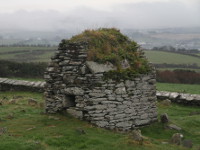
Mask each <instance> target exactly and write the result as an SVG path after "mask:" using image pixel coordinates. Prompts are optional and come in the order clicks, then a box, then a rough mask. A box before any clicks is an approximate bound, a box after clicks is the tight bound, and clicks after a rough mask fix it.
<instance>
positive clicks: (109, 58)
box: [59, 28, 151, 79]
mask: <svg viewBox="0 0 200 150" xmlns="http://www.w3.org/2000/svg"><path fill="white" fill-rule="evenodd" d="M70 42H87V43H88V57H87V60H89V61H95V62H98V63H108V62H109V63H112V64H113V65H114V66H115V67H116V68H117V70H116V71H110V72H109V73H108V77H109V78H110V77H111V78H114V79H118V78H119V77H120V78H125V79H129V78H132V77H133V76H135V75H137V74H146V73H148V72H149V71H150V70H151V68H150V66H149V65H148V62H147V60H146V59H145V58H144V57H143V53H142V52H141V51H140V50H139V45H138V44H137V43H136V42H135V41H131V40H130V39H129V38H128V37H127V36H125V35H123V34H122V33H120V31H119V30H117V29H115V28H100V29H97V30H85V31H84V32H83V33H81V34H79V35H76V36H74V37H72V38H71V39H70V40H62V42H61V43H60V45H59V47H60V48H61V49H62V48H64V47H65V46H66V45H67V44H68V43H70ZM123 63H125V65H126V67H123V66H124V65H123ZM127 66H128V67H127Z"/></svg>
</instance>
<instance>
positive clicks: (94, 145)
mask: <svg viewBox="0 0 200 150" xmlns="http://www.w3.org/2000/svg"><path fill="white" fill-rule="evenodd" d="M13 97H15V99H16V100H17V102H16V104H9V103H8V101H9V100H11V99H13ZM29 98H34V99H36V100H38V102H43V101H44V99H43V96H42V94H38V93H29V92H1V93H0V99H1V100H2V101H3V104H2V105H1V106H0V107H1V111H0V128H6V129H7V132H6V133H4V134H1V136H0V143H1V144H0V150H36V149H37V150H79V149H81V150H82V149H83V150H122V149H123V150H133V149H134V150H186V148H183V147H182V146H176V145H172V144H167V143H166V142H168V141H169V139H170V137H171V136H172V135H173V134H174V133H176V132H177V131H175V130H169V129H165V128H164V126H163V124H161V123H160V122H157V123H154V124H152V125H150V126H147V127H144V128H141V131H142V134H143V136H145V140H144V142H143V143H142V144H139V143H138V142H136V141H134V140H133V139H132V136H131V132H128V133H120V132H116V131H110V130H106V129H101V128H97V127H95V126H93V125H91V124H88V123H87V122H85V121H80V120H78V119H75V118H73V117H71V116H70V115H68V114H65V115H59V114H57V115H47V114H43V113H42V112H43V108H42V107H41V106H39V105H38V106H30V105H28V104H27V100H28V99H29ZM194 111H198V112H199V111H200V108H199V107H198V108H197V107H186V106H179V105H175V104H173V105H171V106H162V105H161V104H160V103H158V112H159V114H161V113H164V112H167V113H168V114H169V117H170V121H171V123H175V124H176V125H178V126H180V127H181V128H182V129H183V130H182V131H180V132H181V133H182V134H183V135H184V138H185V139H191V140H192V141H193V143H194V147H193V148H192V150H197V149H198V148H199V147H200V145H199V144H200V143H199V141H200V132H199V131H200V126H199V124H200V117H199V115H194V116H190V115H189V113H191V112H194ZM9 116H13V117H12V118H10V117H9ZM80 129H81V130H84V131H85V133H86V134H81V133H80V132H79V131H80ZM163 142H165V144H163Z"/></svg>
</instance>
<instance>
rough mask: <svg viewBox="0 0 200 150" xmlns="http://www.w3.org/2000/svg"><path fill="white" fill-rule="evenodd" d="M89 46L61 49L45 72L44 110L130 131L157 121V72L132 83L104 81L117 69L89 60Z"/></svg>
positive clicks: (132, 80)
mask: <svg viewBox="0 0 200 150" xmlns="http://www.w3.org/2000/svg"><path fill="white" fill-rule="evenodd" d="M87 54H88V53H87V43H83V42H77V43H75V42H72V43H68V44H67V45H66V46H65V48H62V49H61V48H58V50H57V51H56V54H55V56H53V57H52V58H51V62H50V64H49V66H48V68H47V70H46V72H45V80H46V85H45V92H44V95H45V98H46V104H45V110H46V112H47V113H57V112H63V111H66V112H67V113H69V114H71V115H73V116H75V117H76V118H79V119H82V120H87V121H89V122H90V123H92V124H95V125H97V126H99V127H104V128H108V129H119V130H130V129H133V128H136V127H139V126H144V125H147V124H150V123H152V122H154V121H157V108H156V104H155V102H156V88H155V82H156V80H155V71H152V72H150V73H148V74H143V75H139V76H137V77H135V78H133V79H131V80H125V79H120V80H118V81H116V80H112V79H108V80H105V79H104V73H105V72H108V71H110V70H113V69H115V68H114V67H113V66H112V65H110V64H99V63H97V62H94V61H87Z"/></svg>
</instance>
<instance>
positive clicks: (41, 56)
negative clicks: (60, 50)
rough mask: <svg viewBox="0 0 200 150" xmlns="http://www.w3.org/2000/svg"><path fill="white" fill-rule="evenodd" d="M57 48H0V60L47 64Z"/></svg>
mask: <svg viewBox="0 0 200 150" xmlns="http://www.w3.org/2000/svg"><path fill="white" fill-rule="evenodd" d="M56 49H57V47H35V46H33V47H0V59H2V60H11V61H18V62H48V61H49V60H50V57H51V56H52V55H53V54H54V51H55V50H56Z"/></svg>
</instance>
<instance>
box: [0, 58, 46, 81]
mask: <svg viewBox="0 0 200 150" xmlns="http://www.w3.org/2000/svg"><path fill="white" fill-rule="evenodd" d="M46 67H47V63H44V62H38V63H32V62H30V63H24V62H22V63H19V62H12V61H6V60H0V77H22V78H43V75H44V71H45V69H46Z"/></svg>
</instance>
